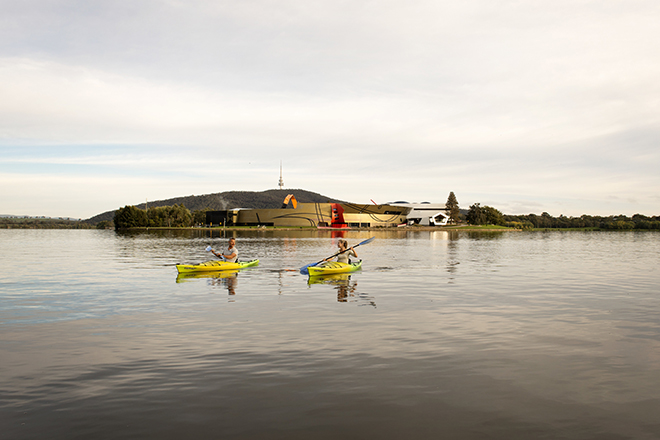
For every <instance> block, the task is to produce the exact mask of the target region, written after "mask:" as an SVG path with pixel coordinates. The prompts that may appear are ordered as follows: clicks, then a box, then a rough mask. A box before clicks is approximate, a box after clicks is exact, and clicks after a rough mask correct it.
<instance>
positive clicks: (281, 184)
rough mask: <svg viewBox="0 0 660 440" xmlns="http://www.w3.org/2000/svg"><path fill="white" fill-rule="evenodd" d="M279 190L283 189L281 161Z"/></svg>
mask: <svg viewBox="0 0 660 440" xmlns="http://www.w3.org/2000/svg"><path fill="white" fill-rule="evenodd" d="M279 185H280V189H282V188H284V180H282V161H280V183H279Z"/></svg>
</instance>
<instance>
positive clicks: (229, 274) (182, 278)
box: [176, 269, 238, 283]
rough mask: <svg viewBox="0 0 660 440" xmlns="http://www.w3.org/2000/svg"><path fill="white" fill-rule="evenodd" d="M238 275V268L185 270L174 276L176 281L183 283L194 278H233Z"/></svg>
mask: <svg viewBox="0 0 660 440" xmlns="http://www.w3.org/2000/svg"><path fill="white" fill-rule="evenodd" d="M236 275H238V270H236V269H234V270H218V271H215V272H186V273H180V274H178V275H177V276H176V282H177V283H184V282H186V281H190V280H193V279H196V278H216V279H218V278H233V277H235V276H236Z"/></svg>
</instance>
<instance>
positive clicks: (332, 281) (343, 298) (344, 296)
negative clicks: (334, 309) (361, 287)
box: [307, 273, 376, 307]
mask: <svg viewBox="0 0 660 440" xmlns="http://www.w3.org/2000/svg"><path fill="white" fill-rule="evenodd" d="M313 284H326V285H331V286H334V288H335V290H337V302H343V303H345V302H349V301H352V300H354V301H365V302H366V303H367V304H369V305H371V306H374V307H376V303H375V302H374V300H373V298H371V297H369V296H367V295H364V294H360V293H359V292H358V291H357V285H358V283H357V281H356V280H351V274H348V273H337V274H331V275H310V276H309V278H308V279H307V285H308V286H309V287H310V288H311V286H312V285H313Z"/></svg>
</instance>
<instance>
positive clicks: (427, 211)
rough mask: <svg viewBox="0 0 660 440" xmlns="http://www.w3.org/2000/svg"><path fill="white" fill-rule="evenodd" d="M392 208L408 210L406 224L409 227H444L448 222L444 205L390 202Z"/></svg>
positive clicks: (447, 212) (447, 211)
mask: <svg viewBox="0 0 660 440" xmlns="http://www.w3.org/2000/svg"><path fill="white" fill-rule="evenodd" d="M389 205H390V206H392V207H401V208H409V209H410V211H409V212H408V214H407V215H406V222H407V224H408V225H409V226H412V225H420V226H444V225H446V224H447V222H448V221H449V210H448V209H447V206H446V205H445V204H444V203H430V202H422V203H408V202H392V203H390V204H389Z"/></svg>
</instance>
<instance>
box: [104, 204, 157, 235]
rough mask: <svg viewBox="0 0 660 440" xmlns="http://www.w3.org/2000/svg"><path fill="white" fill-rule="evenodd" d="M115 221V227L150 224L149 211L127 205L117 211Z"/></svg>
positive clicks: (138, 226)
mask: <svg viewBox="0 0 660 440" xmlns="http://www.w3.org/2000/svg"><path fill="white" fill-rule="evenodd" d="M113 222H114V223H115V229H127V228H141V227H145V226H148V225H149V219H148V218H147V213H146V212H145V211H143V210H141V209H138V208H136V207H135V206H132V205H126V206H124V207H123V208H119V209H118V210H117V211H115V217H114V219H113Z"/></svg>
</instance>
